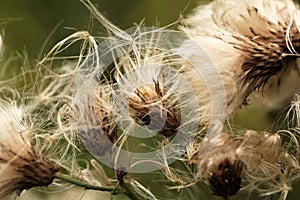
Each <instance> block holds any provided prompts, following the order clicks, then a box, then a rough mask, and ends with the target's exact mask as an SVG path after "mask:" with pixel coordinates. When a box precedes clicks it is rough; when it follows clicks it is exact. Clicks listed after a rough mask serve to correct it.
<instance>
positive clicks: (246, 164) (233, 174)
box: [191, 131, 300, 199]
mask: <svg viewBox="0 0 300 200" xmlns="http://www.w3.org/2000/svg"><path fill="white" fill-rule="evenodd" d="M280 135H282V138H285V140H283V139H282V138H281V136H280ZM297 146H298V143H297V139H296V138H295V137H294V136H293V134H290V133H288V134H287V132H285V131H282V132H278V133H276V134H269V133H264V134H260V133H257V132H255V131H247V132H246V134H245V135H244V136H238V135H236V136H233V135H228V134H225V133H223V134H222V135H221V137H220V138H219V140H218V142H217V143H216V145H215V146H214V148H213V150H212V151H211V152H209V153H208V154H206V155H204V156H203V155H201V154H198V155H197V156H195V155H193V156H192V158H191V161H192V162H193V163H195V164H196V166H197V167H198V172H197V177H198V178H199V179H200V180H204V181H205V182H206V183H207V184H208V185H209V186H210V188H211V190H212V191H213V194H214V195H217V196H222V197H224V198H228V197H229V196H232V195H235V194H236V193H237V192H238V191H239V190H240V189H242V190H248V191H256V192H257V193H258V194H259V195H260V196H271V195H274V194H276V193H279V194H280V197H281V199H286V197H287V194H288V192H289V191H290V190H291V189H292V184H293V183H294V182H295V181H297V180H298V179H299V178H300V177H299V155H298V153H297V152H298V151H299V150H297V149H294V150H291V147H292V148H297ZM203 147H204V148H206V146H205V145H203ZM199 150H201V146H200V147H199Z"/></svg>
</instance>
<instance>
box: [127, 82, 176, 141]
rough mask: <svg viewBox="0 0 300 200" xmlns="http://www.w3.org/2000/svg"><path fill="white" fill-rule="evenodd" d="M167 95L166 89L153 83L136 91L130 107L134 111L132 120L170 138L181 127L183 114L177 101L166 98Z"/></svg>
mask: <svg viewBox="0 0 300 200" xmlns="http://www.w3.org/2000/svg"><path fill="white" fill-rule="evenodd" d="M165 95H166V88H163V89H161V88H160V84H159V83H158V82H156V81H153V84H151V85H146V86H143V87H141V88H138V89H136V91H135V96H134V97H131V98H129V103H128V105H129V107H130V108H131V109H132V113H131V116H132V118H133V119H135V121H136V122H137V123H138V124H140V125H142V126H147V127H148V128H149V129H150V130H158V133H161V134H163V135H164V136H166V137H169V136H172V135H173V134H175V133H176V132H177V129H178V127H179V126H180V123H181V113H180V110H179V109H178V108H177V107H176V99H175V98H174V97H173V96H171V95H170V97H167V98H166V96H165ZM172 97H173V99H172Z"/></svg>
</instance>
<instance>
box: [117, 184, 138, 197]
mask: <svg viewBox="0 0 300 200" xmlns="http://www.w3.org/2000/svg"><path fill="white" fill-rule="evenodd" d="M120 186H121V187H122V188H123V189H124V194H126V196H128V197H129V198H130V200H139V198H138V197H137V196H136V195H135V194H134V193H133V192H132V191H131V190H130V189H129V188H128V187H127V185H126V184H125V183H124V182H123V183H122V184H120Z"/></svg>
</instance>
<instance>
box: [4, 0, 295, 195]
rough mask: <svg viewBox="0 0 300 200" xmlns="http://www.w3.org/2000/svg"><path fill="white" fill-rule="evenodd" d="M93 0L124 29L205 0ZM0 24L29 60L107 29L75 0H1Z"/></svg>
mask: <svg viewBox="0 0 300 200" xmlns="http://www.w3.org/2000/svg"><path fill="white" fill-rule="evenodd" d="M92 2H93V3H94V4H95V5H96V6H97V7H98V9H99V10H100V11H101V12H102V13H103V14H104V15H105V16H106V17H107V18H108V19H109V20H111V21H112V22H113V23H115V24H116V25H117V26H119V27H121V28H122V29H127V28H130V27H132V26H133V25H134V23H139V22H141V21H143V20H144V24H145V26H153V25H154V26H164V25H167V24H170V23H173V22H176V21H177V20H178V19H179V18H180V16H181V15H183V16H187V15H188V13H189V12H191V10H192V9H193V8H195V7H196V6H197V5H200V4H205V3H207V2H208V0H151V1H149V0H148V1H147V0H143V1H142V0H92ZM0 30H1V32H2V33H1V35H2V36H3V39H4V44H5V50H6V52H10V53H12V54H24V52H26V54H27V55H28V57H29V59H30V60H31V61H33V63H34V62H37V61H38V60H41V58H42V57H43V56H44V55H45V54H46V53H47V52H48V51H49V50H50V49H51V48H52V47H53V46H54V44H56V43H57V42H59V41H60V40H62V39H63V38H65V37H67V36H69V35H70V34H72V33H74V32H76V31H79V30H88V31H89V32H91V33H92V34H93V35H104V34H105V33H106V32H105V30H104V28H103V27H102V26H101V24H99V23H98V22H97V21H94V20H91V14H90V12H89V11H88V9H87V8H86V7H85V6H84V5H83V4H82V3H81V2H80V1H79V0H2V1H1V2H0ZM70 51H72V50H70ZM8 66H9V68H10V69H9V71H16V72H17V71H20V70H21V66H20V65H17V64H12V65H8ZM2 76H4V77H0V79H5V74H4V75H3V74H2ZM276 113H277V112H276V111H275V114H274V113H273V112H261V111H260V109H259V107H257V106H255V105H254V106H252V107H250V108H245V109H243V110H241V111H239V113H237V117H235V118H234V119H233V121H232V122H233V123H234V124H236V125H237V126H240V127H243V128H245V129H246V128H247V129H255V130H259V131H263V130H268V129H269V128H270V127H272V124H273V123H272V122H273V119H274V116H276ZM299 189H300V187H295V189H294V191H293V192H292V193H291V194H290V195H289V198H288V199H289V200H297V199H300V191H299ZM206 192H209V191H206ZM75 193H76V192H75ZM298 194H299V195H298ZM78 195H79V194H78ZM25 196H26V195H25ZM28 198H29V197H28ZM37 198H38V199H39V198H40V199H43V198H44V197H42V196H38V197H37ZM57 198H59V195H58V196H57ZM24 199H26V198H25V197H24Z"/></svg>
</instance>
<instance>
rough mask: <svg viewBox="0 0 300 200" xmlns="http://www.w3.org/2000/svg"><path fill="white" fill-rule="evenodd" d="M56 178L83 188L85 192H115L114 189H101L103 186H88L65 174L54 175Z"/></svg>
mask: <svg viewBox="0 0 300 200" xmlns="http://www.w3.org/2000/svg"><path fill="white" fill-rule="evenodd" d="M56 178H58V179H60V180H63V181H65V182H68V183H72V184H74V185H77V186H80V187H83V188H85V189H86V190H99V191H105V192H111V191H114V190H115V187H103V186H96V185H90V184H88V183H86V182H83V181H80V180H77V179H74V178H72V177H70V176H67V175H65V174H62V173H58V174H56ZM115 192H116V191H114V193H115Z"/></svg>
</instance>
